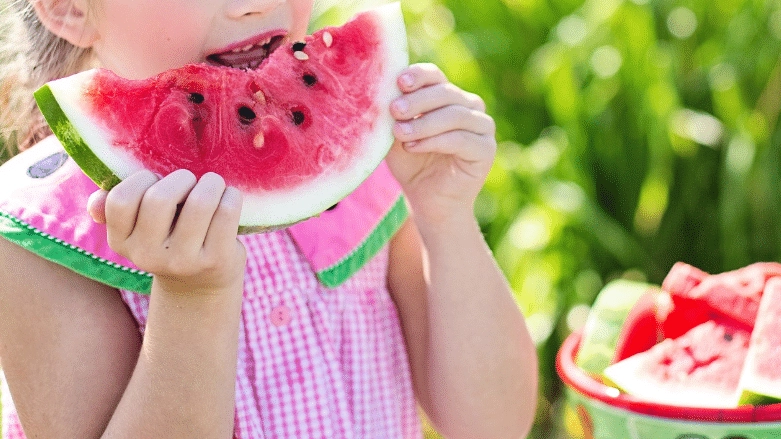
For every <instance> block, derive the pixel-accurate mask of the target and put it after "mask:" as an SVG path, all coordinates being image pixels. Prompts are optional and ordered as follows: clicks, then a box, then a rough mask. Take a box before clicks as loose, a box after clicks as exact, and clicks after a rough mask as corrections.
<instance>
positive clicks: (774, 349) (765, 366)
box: [740, 277, 781, 405]
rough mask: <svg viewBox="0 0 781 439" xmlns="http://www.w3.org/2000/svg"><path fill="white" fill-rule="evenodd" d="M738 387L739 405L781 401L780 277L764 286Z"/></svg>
mask: <svg viewBox="0 0 781 439" xmlns="http://www.w3.org/2000/svg"><path fill="white" fill-rule="evenodd" d="M740 389H741V398H740V402H741V403H742V404H755V405H757V404H762V403H767V402H778V401H780V400H781V277H776V278H773V279H770V280H768V282H767V284H766V285H765V290H764V292H763V295H762V300H761V302H760V306H759V312H758V314H757V319H756V324H755V326H754V331H753V332H752V333H751V341H750V344H749V349H748V354H747V356H746V364H745V366H744V367H743V373H742V375H741V379H740Z"/></svg>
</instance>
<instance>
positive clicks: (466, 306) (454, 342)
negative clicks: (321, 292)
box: [388, 65, 537, 438]
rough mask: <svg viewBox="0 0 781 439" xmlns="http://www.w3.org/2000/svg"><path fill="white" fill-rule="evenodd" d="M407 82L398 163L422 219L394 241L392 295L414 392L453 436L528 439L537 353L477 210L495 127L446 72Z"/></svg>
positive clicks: (393, 158) (392, 159)
mask: <svg viewBox="0 0 781 439" xmlns="http://www.w3.org/2000/svg"><path fill="white" fill-rule="evenodd" d="M407 74H410V75H411V77H412V80H413V81H412V83H411V84H405V83H404V82H403V79H402V80H400V87H401V89H402V91H404V92H405V96H404V97H402V98H401V99H402V100H403V101H404V102H405V103H406V104H407V109H406V111H401V110H404V106H397V105H394V106H393V107H392V112H393V113H394V116H395V117H396V118H397V119H398V120H399V121H402V123H407V124H411V125H410V127H411V128H412V130H411V131H410V132H405V131H404V130H403V128H404V127H403V126H397V127H396V137H397V139H398V140H399V142H397V144H396V145H394V148H393V150H392V151H391V154H390V155H389V156H388V163H389V165H390V166H391V169H392V170H393V172H394V175H395V176H396V178H397V179H398V180H399V182H400V183H401V185H402V187H403V188H404V192H405V195H406V197H407V199H408V202H409V203H410V207H411V210H412V221H408V222H407V224H405V226H404V227H403V228H402V229H401V230H400V232H399V233H398V234H397V236H396V237H395V238H394V240H393V242H392V245H391V259H390V264H391V265H390V274H389V287H390V289H391V293H392V294H393V296H394V300H395V301H396V304H397V306H398V309H399V314H400V317H401V320H402V324H403V328H404V333H405V338H406V340H407V344H408V349H409V353H410V362H411V367H412V374H413V380H414V385H415V390H416V395H417V397H418V399H419V401H420V403H421V405H422V406H423V408H424V410H425V411H426V413H427V414H428V416H429V417H430V419H431V420H432V422H433V423H434V424H435V426H436V427H437V428H438V430H439V431H440V432H442V433H443V434H444V435H445V436H447V437H448V438H476V437H480V438H483V437H485V438H489V437H490V438H521V437H525V435H526V434H527V433H528V431H529V429H530V427H531V423H532V420H533V417H534V412H535V408H536V402H537V359H536V351H535V347H534V344H533V343H532V341H531V338H530V336H529V333H528V331H527V328H526V326H525V323H524V319H523V316H522V315H521V313H520V311H519V309H518V306H517V305H516V304H515V302H514V300H513V297H512V294H511V292H510V289H509V287H508V285H507V282H506V281H505V279H504V276H503V275H502V273H501V272H500V270H499V269H498V267H497V265H496V263H495V261H494V259H493V256H492V255H491V252H490V250H489V248H488V247H487V245H486V244H485V241H484V240H483V236H482V234H481V232H480V229H479V226H478V224H477V222H476V220H475V218H474V214H473V206H474V199H475V197H476V196H477V193H478V192H479V190H480V188H481V187H482V184H483V181H484V179H485V177H486V175H487V173H488V170H489V169H490V167H491V163H492V161H493V156H494V154H495V149H496V143H495V140H494V125H493V120H491V119H490V117H488V116H486V115H485V113H484V105H483V103H482V100H480V99H479V98H478V97H476V96H475V95H472V94H470V93H466V92H464V91H462V90H460V89H458V88H457V87H455V86H453V85H452V84H449V83H448V82H447V80H446V78H445V76H444V75H443V74H442V73H441V71H439V69H437V68H436V67H434V66H431V65H417V66H412V67H411V68H410V69H409V70H408V71H407ZM402 78H403V76H402ZM418 115H422V116H420V117H416V116H418ZM410 142H412V143H410ZM404 143H406V145H404Z"/></svg>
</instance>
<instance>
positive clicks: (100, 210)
mask: <svg viewBox="0 0 781 439" xmlns="http://www.w3.org/2000/svg"><path fill="white" fill-rule="evenodd" d="M107 196H108V192H106V191H104V190H102V189H101V190H98V191H95V192H93V193H92V195H90V196H89V199H88V200H87V211H88V212H89V214H90V216H92V220H93V221H95V222H96V223H98V224H105V223H106V197H107Z"/></svg>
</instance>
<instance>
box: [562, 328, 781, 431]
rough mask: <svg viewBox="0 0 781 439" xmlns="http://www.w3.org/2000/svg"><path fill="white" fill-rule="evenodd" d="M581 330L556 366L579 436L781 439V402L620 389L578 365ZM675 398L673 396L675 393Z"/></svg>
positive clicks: (569, 340) (569, 341)
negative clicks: (730, 401) (727, 401)
mask: <svg viewBox="0 0 781 439" xmlns="http://www.w3.org/2000/svg"><path fill="white" fill-rule="evenodd" d="M580 342H581V334H580V333H579V332H575V333H572V334H570V336H569V337H567V339H566V340H565V341H564V343H563V345H562V346H561V348H560V349H559V352H558V355H557V357H556V369H557V372H558V374H559V377H560V378H561V379H562V381H563V382H564V384H565V386H566V387H565V395H566V403H565V407H566V408H565V413H566V414H568V415H569V416H570V417H571V418H572V421H570V422H568V423H575V424H577V426H578V427H579V430H580V431H577V432H576V431H574V429H573V430H571V431H570V434H571V436H572V437H573V438H575V439H618V438H620V439H630V438H631V439H778V438H779V437H781V404H772V405H765V406H751V405H746V406H740V407H735V408H700V407H687V406H672V405H669V404H661V403H655V402H648V401H645V400H643V399H641V398H638V397H635V396H632V395H629V394H626V393H621V392H619V391H618V389H616V388H614V387H611V386H608V385H606V384H604V383H602V382H601V381H600V380H598V379H597V378H595V377H593V376H592V375H590V374H588V373H587V372H585V371H584V370H582V369H581V368H579V367H578V366H576V365H575V361H574V359H575V355H576V353H577V351H578V347H579V345H580ZM671 396H673V395H671Z"/></svg>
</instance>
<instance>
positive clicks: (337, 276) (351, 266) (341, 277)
mask: <svg viewBox="0 0 781 439" xmlns="http://www.w3.org/2000/svg"><path fill="white" fill-rule="evenodd" d="M408 216H409V211H408V210H407V204H406V202H405V200H404V196H400V197H399V199H398V200H397V201H396V203H395V204H394V205H393V207H391V209H390V210H389V211H388V213H386V214H385V216H384V217H383V218H382V220H380V222H379V223H378V224H377V227H375V228H374V230H373V231H372V232H371V233H370V234H369V236H367V237H366V239H364V241H363V242H362V243H361V244H360V245H358V246H357V247H356V248H355V249H353V251H352V252H350V253H349V254H348V255H347V256H345V257H344V258H342V259H341V260H340V261H338V262H337V263H335V264H334V265H332V266H330V267H328V268H326V269H323V270H321V271H319V272H317V278H318V279H320V282H321V283H322V284H323V285H325V286H327V287H329V288H335V287H338V286H339V285H341V284H342V283H344V282H345V281H346V280H347V279H349V278H350V276H352V275H353V274H355V272H356V271H358V270H360V269H361V267H363V266H364V265H365V264H366V262H368V261H369V260H370V259H371V258H373V257H374V255H376V254H377V252H378V251H380V249H382V247H383V246H384V245H385V244H387V243H388V241H389V240H390V238H391V237H392V236H393V235H394V234H396V232H397V231H398V230H399V228H400V227H401V225H402V224H404V221H405V220H406V219H407V217H408Z"/></svg>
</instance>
